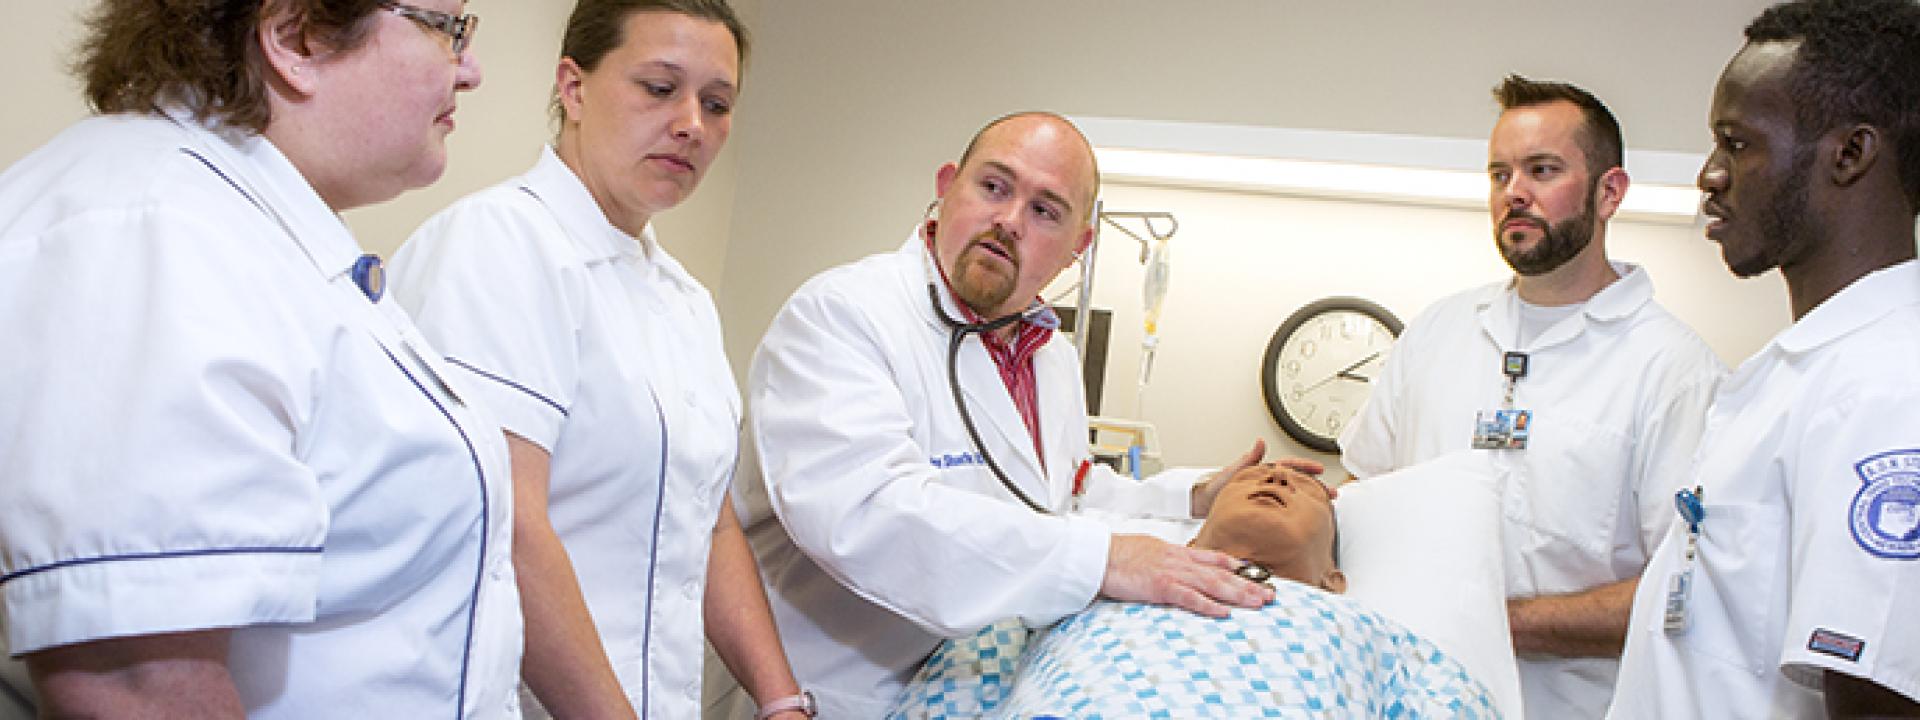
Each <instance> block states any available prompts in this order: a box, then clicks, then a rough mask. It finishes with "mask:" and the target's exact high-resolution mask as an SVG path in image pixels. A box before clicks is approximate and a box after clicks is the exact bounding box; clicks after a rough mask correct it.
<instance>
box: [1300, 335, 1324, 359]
mask: <svg viewBox="0 0 1920 720" xmlns="http://www.w3.org/2000/svg"><path fill="white" fill-rule="evenodd" d="M1317 352H1320V345H1319V344H1318V343H1315V342H1314V341H1312V340H1302V341H1301V342H1300V357H1302V358H1307V359H1312V358H1313V354H1314V353H1317Z"/></svg>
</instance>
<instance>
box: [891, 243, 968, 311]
mask: <svg viewBox="0 0 1920 720" xmlns="http://www.w3.org/2000/svg"><path fill="white" fill-rule="evenodd" d="M923 227H925V224H924V223H916V224H914V226H913V232H911V233H908V234H907V241H906V242H905V243H902V244H901V245H900V254H902V255H911V256H913V257H914V258H916V260H917V261H918V262H919V263H920V282H919V283H917V284H918V285H921V286H925V285H932V286H933V288H934V294H935V295H936V296H938V297H939V298H940V307H941V309H942V310H944V311H945V312H946V313H947V317H950V318H953V319H955V320H959V319H962V318H965V317H966V313H965V311H963V310H961V309H960V300H959V299H958V298H955V297H954V296H953V290H951V289H949V288H948V287H947V286H946V283H943V282H940V266H939V265H937V264H936V263H937V262H938V261H937V260H936V259H934V257H933V249H932V248H929V247H927V238H926V236H925V235H923V234H921V228H923ZM925 292H926V291H925V290H924V289H921V290H917V291H915V294H914V297H916V298H917V297H919V296H920V294H922V293H925ZM914 304H916V305H919V306H920V316H921V317H922V318H925V319H926V321H927V324H928V325H932V326H933V327H935V328H937V329H939V330H941V331H945V330H947V323H946V321H945V320H942V319H941V318H940V315H939V314H938V313H935V312H934V311H933V304H932V303H929V302H920V301H915V303H914Z"/></svg>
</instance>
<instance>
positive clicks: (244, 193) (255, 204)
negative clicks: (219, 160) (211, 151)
mask: <svg viewBox="0 0 1920 720" xmlns="http://www.w3.org/2000/svg"><path fill="white" fill-rule="evenodd" d="M180 152H182V153H185V154H186V155H187V157H190V158H193V159H195V160H199V161H200V164H201V165H205V166H207V169H208V170H212V171H213V174H215V175H219V176H220V179H221V180H225V181H226V183H227V184H228V185H230V186H232V187H233V191H234V192H237V193H240V197H243V198H246V199H247V202H250V203H253V207H254V208H255V209H258V210H259V211H260V212H263V213H267V207H266V206H265V205H261V204H260V201H259V200H258V199H256V198H254V196H253V195H251V194H248V193H247V191H246V190H242V189H241V188H240V183H237V182H234V181H233V178H230V177H227V174H226V173H225V172H222V171H221V170H220V168H219V167H217V166H215V165H214V164H213V161H212V160H208V159H207V158H206V156H204V155H201V154H200V153H197V152H194V151H193V150H192V149H191V148H180ZM267 215H268V217H272V216H273V213H267Z"/></svg>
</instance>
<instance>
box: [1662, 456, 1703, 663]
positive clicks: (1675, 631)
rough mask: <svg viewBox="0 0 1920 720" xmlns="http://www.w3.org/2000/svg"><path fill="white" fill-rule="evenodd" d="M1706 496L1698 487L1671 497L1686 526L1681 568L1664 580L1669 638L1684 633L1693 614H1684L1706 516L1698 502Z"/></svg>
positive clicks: (1700, 503)
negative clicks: (1684, 550)
mask: <svg viewBox="0 0 1920 720" xmlns="http://www.w3.org/2000/svg"><path fill="white" fill-rule="evenodd" d="M1705 495H1706V492H1705V490H1703V489H1702V488H1700V487H1699V486H1695V487H1694V488H1693V489H1692V490H1685V489H1683V490H1681V491H1679V492H1676V493H1674V494H1673V505H1674V507H1675V508H1676V509H1678V510H1679V511H1680V521H1681V522H1684V523H1686V524H1687V554H1686V557H1685V559H1684V560H1682V561H1681V563H1680V569H1679V570H1677V571H1675V572H1674V573H1673V574H1672V575H1670V576H1668V577H1667V612H1666V629H1667V634H1668V635H1679V634H1681V633H1684V632H1686V631H1687V626H1688V624H1689V622H1690V621H1691V620H1692V615H1690V614H1689V613H1688V612H1687V603H1688V599H1689V596H1690V595H1691V594H1692V593H1693V561H1694V558H1695V557H1696V556H1697V555H1698V553H1699V549H1700V521H1701V520H1704V519H1706V517H1707V508H1706V505H1705V503H1703V502H1702V501H1701V498H1703V497H1705Z"/></svg>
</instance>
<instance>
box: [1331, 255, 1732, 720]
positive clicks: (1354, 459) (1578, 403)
mask: <svg viewBox="0 0 1920 720" xmlns="http://www.w3.org/2000/svg"><path fill="white" fill-rule="evenodd" d="M1614 270H1615V272H1617V273H1618V274H1619V275H1620V278H1619V279H1618V280H1616V281H1614V282H1613V283H1612V284H1611V285H1609V286H1607V287H1606V288H1604V289H1602V290H1601V291H1600V292H1599V293H1597V294H1595V295H1594V296H1593V297H1592V298H1589V299H1588V300H1587V302H1586V303H1585V304H1584V307H1583V308H1582V309H1581V311H1580V312H1578V313H1575V314H1574V315H1572V316H1570V317H1567V318H1565V319H1563V320H1562V321H1560V322H1558V323H1556V324H1554V325H1553V326H1551V327H1549V328H1547V329H1546V331H1545V332H1543V333H1541V334H1540V336H1539V337H1538V338H1536V339H1535V340H1534V341H1533V342H1532V343H1530V344H1528V345H1526V346H1524V347H1521V346H1517V345H1516V339H1517V338H1518V335H1519V325H1518V318H1517V317H1516V311H1517V309H1518V307H1519V306H1518V303H1517V302H1516V301H1515V296H1514V290H1513V286H1512V283H1511V282H1508V283H1504V284H1494V285H1488V286H1485V287H1481V288H1476V289H1473V290H1469V291H1466V292H1462V293H1459V294H1456V295H1453V296H1451V297H1448V298H1446V299H1443V300H1441V301H1439V302H1437V303H1435V304H1434V305H1433V306H1432V307H1430V308H1428V309H1427V310H1426V311H1425V312H1423V313H1421V315H1420V316H1419V317H1418V318H1415V319H1414V321H1413V322H1412V323H1411V324H1409V325H1408V326H1407V328H1406V330H1405V332H1403V333H1402V334H1401V335H1400V338H1399V340H1398V341H1397V342H1396V343H1395V344H1394V348H1393V352H1392V353H1391V354H1390V355H1389V357H1388V359H1387V363H1386V367H1385V368H1384V369H1383V370H1382V371H1381V373H1380V375H1379V376H1378V377H1376V378H1375V379H1374V386H1373V390H1372V393H1371V394H1370V395H1369V396H1368V398H1367V403H1366V405H1365V406H1364V407H1362V409H1361V410H1360V413H1359V415H1358V416H1356V417H1355V419H1354V422H1353V423H1352V424H1350V425H1349V426H1348V427H1347V429H1346V431H1345V432H1344V433H1342V434H1341V438H1340V448H1341V450H1342V452H1343V453H1344V454H1343V456H1342V458H1341V460H1342V462H1343V464H1344V465H1345V466H1346V468H1347V470H1348V471H1349V472H1352V473H1353V475H1354V477H1356V478H1360V479H1365V478H1367V477H1370V476H1373V475H1378V474H1381V473H1385V472H1388V471H1392V470H1396V469H1400V468H1404V467H1408V466H1411V465H1415V464H1418V463H1420V462H1424V461H1426V460H1429V459H1432V458H1436V457H1439V456H1441V455H1445V454H1447V453H1450V452H1454V451H1458V450H1464V449H1467V448H1470V447H1472V442H1473V434H1474V418H1475V415H1476V413H1478V412H1480V411H1492V410H1496V409H1499V408H1500V407H1501V406H1502V400H1503V397H1504V394H1505V391H1506V385H1507V378H1506V375H1505V374H1503V373H1502V371H1501V363H1502V359H1503V356H1504V353H1506V352H1508V351H1516V350H1517V351H1524V352H1526V353H1528V355H1529V361H1528V363H1529V369H1528V373H1527V375H1526V377H1525V378H1523V379H1521V380H1520V381H1519V383H1518V385H1517V387H1516V388H1515V392H1514V406H1515V407H1517V408H1522V409H1526V410H1530V411H1532V413H1533V415H1532V419H1531V424H1532V428H1531V436H1532V437H1531V440H1530V444H1529V445H1528V447H1527V448H1526V449H1524V450H1494V451H1488V452H1489V454H1490V456H1491V457H1490V458H1489V461H1490V462H1491V463H1492V464H1493V466H1494V467H1495V468H1496V470H1497V471H1498V472H1500V473H1501V474H1502V479H1501V482H1502V493H1501V495H1502V498H1501V502H1502V512H1503V514H1504V516H1505V518H1506V523H1505V526H1504V527H1503V528H1502V536H1503V542H1504V544H1505V547H1506V558H1505V561H1506V572H1507V593H1508V595H1510V596H1514V597H1527V596H1533V595H1543V594H1559V593H1569V592H1576V591H1581V590H1586V589H1589V588H1592V587H1596V586H1599V585H1603V584H1607V583H1611V582H1615V581H1619V580H1625V579H1628V578H1632V577H1636V576H1638V575H1639V573H1640V569H1641V567H1642V566H1643V565H1645V564H1646V560H1647V556H1648V553H1649V551H1650V550H1651V549H1652V548H1653V546H1654V545H1655V544H1657V543H1658V542H1659V539H1660V537H1661V535H1662V533H1664V532H1665V530H1666V527H1667V524H1668V521H1669V520H1670V519H1671V518H1672V516H1673V491H1674V489H1676V488H1678V487H1680V486H1681V484H1682V483H1683V481H1685V480H1686V477H1687V475H1686V467H1687V463H1688V461H1689V460H1690V459H1691V458H1692V454H1693V451H1694V448H1695V446H1696V443H1697V441H1698V439H1699V436H1700V431H1701V427H1702V425H1703V423H1704V418H1705V414H1706V406H1707V403H1708V401H1709V400H1710V399H1711V397H1712V392H1713V387H1714V384H1715V382H1716V381H1717V380H1718V379H1719V378H1720V376H1721V375H1722V374H1723V373H1724V372H1725V368H1724V366H1722V365H1721V363H1720V361H1719V359H1718V358H1717V357H1715V356H1714V354H1713V351H1712V350H1710V349H1709V348H1708V347H1707V346H1706V344H1705V343H1703V342H1702V341H1701V340H1700V338H1699V337H1698V336H1697V335H1695V334H1694V332H1693V331H1692V330H1691V329H1690V328H1688V327H1687V326H1686V325H1684V324H1682V323H1681V322H1680V321H1679V320H1676V319H1675V318H1674V317H1673V316H1672V315H1669V314H1668V313H1667V312H1666V310H1664V309H1662V308H1661V307H1660V306H1659V305H1658V304H1656V303H1655V302H1654V301H1653V283H1652V281H1651V280H1650V279H1648V277H1647V273H1646V271H1645V270H1643V269H1641V268H1639V267H1636V266H1632V265H1627V264H1615V265H1614ZM1617 667H1618V662H1617V661H1614V660H1609V659H1597V658H1544V659H1535V658H1521V659H1520V679H1521V689H1522V694H1523V695H1524V696H1525V698H1524V699H1525V703H1526V707H1527V714H1528V715H1529V716H1530V717H1538V718H1574V717H1598V716H1599V715H1600V714H1601V713H1603V712H1604V711H1605V709H1606V705H1607V698H1608V697H1609V696H1610V694H1611V692H1612V685H1613V676H1614V673H1615V671H1616V669H1617Z"/></svg>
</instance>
